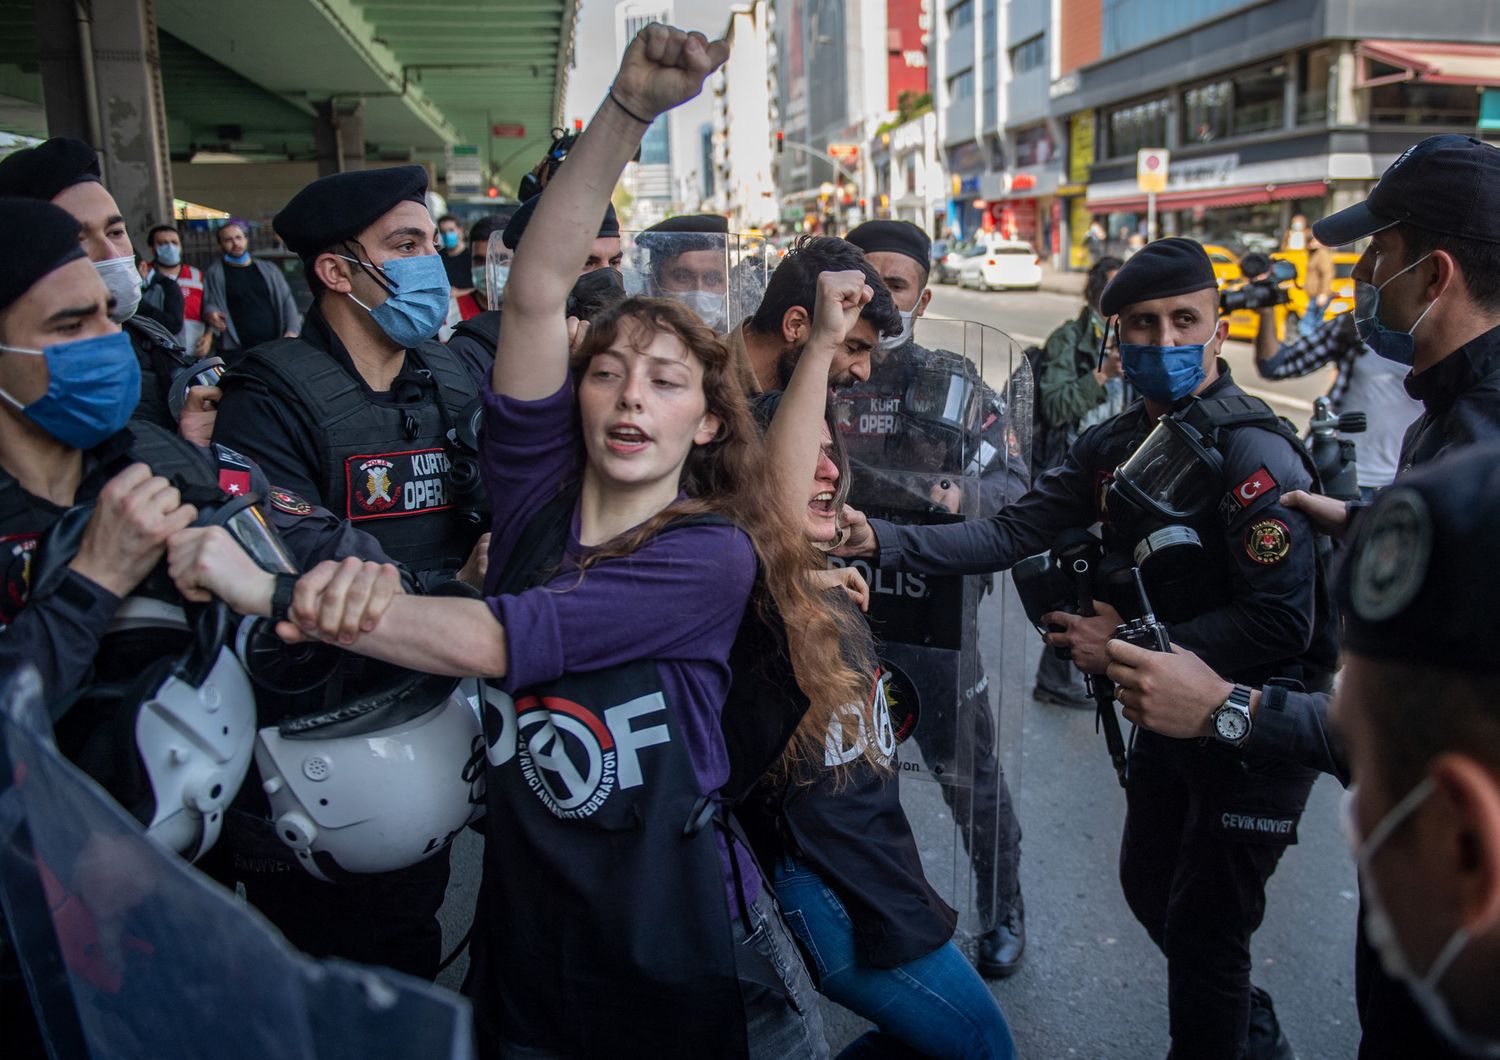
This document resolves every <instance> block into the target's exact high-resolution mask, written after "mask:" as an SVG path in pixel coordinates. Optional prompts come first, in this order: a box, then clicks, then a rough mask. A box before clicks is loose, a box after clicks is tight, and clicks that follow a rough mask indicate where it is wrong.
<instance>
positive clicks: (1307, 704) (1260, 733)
mask: <svg viewBox="0 0 1500 1060" xmlns="http://www.w3.org/2000/svg"><path fill="white" fill-rule="evenodd" d="M1406 390H1407V393H1409V394H1411V396H1412V397H1414V398H1417V399H1418V400H1419V401H1421V402H1422V404H1423V405H1424V406H1425V407H1426V408H1425V411H1424V412H1423V413H1422V415H1421V416H1420V417H1419V418H1418V419H1417V420H1416V422H1415V423H1413V424H1412V425H1411V427H1410V428H1408V430H1407V432H1406V437H1405V439H1404V440H1403V441H1402V443H1401V470H1402V471H1403V472H1404V471H1408V470H1410V469H1411V468H1412V467H1413V466H1415V465H1418V464H1425V463H1427V462H1429V461H1431V460H1435V459H1437V458H1438V457H1439V456H1441V455H1442V454H1443V453H1445V452H1447V451H1448V450H1449V449H1451V448H1455V447H1457V446H1462V445H1471V444H1473V443H1475V442H1485V441H1494V440H1495V439H1497V438H1500V328H1492V329H1490V330H1489V331H1486V332H1485V333H1484V334H1483V335H1480V336H1478V337H1477V338H1475V339H1473V340H1472V341H1470V342H1468V343H1466V344H1465V345H1463V346H1460V347H1459V348H1458V349H1457V350H1455V351H1454V352H1453V353H1452V354H1450V355H1449V356H1447V357H1445V358H1444V359H1443V360H1442V361H1440V362H1438V363H1437V364H1435V365H1433V366H1432V367H1431V368H1429V369H1428V370H1427V371H1425V372H1422V373H1421V374H1419V375H1410V376H1407V379H1406ZM1360 507H1362V506H1360V505H1355V506H1354V511H1357V510H1358V509H1359V508H1360ZM1352 514H1354V513H1353V512H1351V515H1352ZM1328 702H1329V697H1328V696H1326V695H1323V694H1320V693H1298V692H1289V691H1287V690H1286V689H1282V688H1267V689H1265V690H1264V692H1263V693H1262V696H1261V702H1260V708H1259V710H1258V711H1257V712H1256V716H1255V725H1254V726H1253V727H1252V728H1251V730H1250V740H1249V742H1248V743H1247V744H1246V748H1245V749H1246V750H1248V751H1257V752H1260V753H1263V754H1274V755H1279V756H1281V757H1283V758H1289V759H1291V760H1293V761H1295V762H1300V763H1301V764H1303V765H1306V766H1311V767H1312V768H1314V769H1319V770H1322V771H1323V772H1324V773H1331V774H1332V775H1333V776H1335V777H1337V778H1338V779H1339V782H1340V783H1341V784H1345V785H1347V784H1348V783H1349V758H1348V754H1347V752H1346V751H1345V749H1344V746H1343V744H1342V743H1341V742H1340V740H1339V737H1338V734H1337V733H1336V732H1335V731H1334V730H1332V729H1330V728H1329V727H1328Z"/></svg>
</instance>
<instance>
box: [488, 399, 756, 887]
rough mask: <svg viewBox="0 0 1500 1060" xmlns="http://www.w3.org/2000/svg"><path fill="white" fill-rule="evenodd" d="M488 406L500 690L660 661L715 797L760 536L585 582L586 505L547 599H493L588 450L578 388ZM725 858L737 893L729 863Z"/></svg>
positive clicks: (637, 558) (609, 565) (664, 554)
mask: <svg viewBox="0 0 1500 1060" xmlns="http://www.w3.org/2000/svg"><path fill="white" fill-rule="evenodd" d="M484 401H485V418H484V430H483V433H482V435H481V446H480V450H481V451H480V467H481V470H482V472H483V476H484V483H485V487H486V489H487V490H488V491H489V497H490V506H491V509H492V510H493V511H494V513H495V515H494V520H493V522H492V524H491V528H490V529H491V532H492V537H491V539H490V557H489V580H488V585H487V586H486V599H487V602H488V603H489V605H490V608H491V610H493V611H494V613H495V617H496V618H497V619H499V621H500V623H501V624H502V625H503V626H504V627H505V635H506V643H507V650H508V656H509V669H508V672H507V673H506V676H505V679H504V681H503V682H501V687H503V688H504V689H505V690H506V691H507V692H510V693H512V694H514V693H516V692H518V691H519V690H521V689H524V688H529V687H532V686H535V685H537V684H541V683H543V682H546V681H551V680H555V679H556V678H558V677H561V676H562V675H563V674H565V673H577V672H587V671H591V670H602V669H606V668H608V667H611V666H616V665H618V664H621V663H627V662H634V661H636V660H641V659H649V660H652V661H654V662H655V663H656V664H657V669H658V672H659V673H660V674H661V679H662V685H663V691H664V692H665V693H666V696H667V701H668V702H669V703H671V704H673V705H674V707H675V708H676V718H675V720H676V722H677V725H678V728H679V730H680V731H681V732H682V738H683V741H684V743H685V745H686V750H687V754H688V758H689V759H690V760H691V762H692V766H693V772H694V774H695V776H696V777H697V780H698V788H699V791H700V793H701V794H704V795H711V794H714V793H716V792H717V791H718V790H719V789H720V788H721V787H722V786H723V785H724V783H725V781H726V780H728V778H729V755H728V752H727V750H726V748H725V745H724V734H723V730H722V728H721V727H720V712H721V711H722V710H723V706H724V700H725V697H726V696H727V694H728V692H729V683H730V671H729V650H730V647H731V646H732V645H733V643H734V638H735V633H736V631H737V630H738V629H739V624H740V619H741V618H742V617H743V616H744V614H745V607H746V604H747V602H748V601H749V598H750V590H751V587H752V585H753V583H754V581H755V564H756V561H755V552H754V549H753V547H752V546H751V544H750V539H749V538H748V537H747V536H746V535H745V533H744V531H742V530H739V529H737V528H735V527H730V526H693V527H684V528H683V529H680V530H674V531H672V532H671V533H669V534H663V535H661V536H659V537H656V538H654V539H652V540H650V541H648V542H646V544H644V545H643V546H642V547H641V548H639V549H637V550H636V551H635V552H633V553H631V554H630V555H628V556H624V557H620V558H617V559H609V560H604V561H602V562H600V563H598V564H596V565H594V566H592V567H590V568H589V569H588V571H587V572H586V573H585V575H584V577H583V578H582V580H581V581H580V580H579V579H578V576H577V572H576V570H574V571H572V572H571V573H570V567H571V566H572V564H574V563H576V562H577V560H578V559H579V558H580V557H582V556H583V555H584V554H585V553H586V551H587V550H586V549H585V548H584V547H583V546H582V545H581V544H580V543H579V540H578V520H579V514H578V506H577V505H575V506H574V508H573V512H572V516H571V521H570V525H569V530H568V541H567V545H566V551H565V554H564V561H563V567H562V570H561V571H560V572H559V574H558V575H557V576H556V577H555V578H554V579H553V580H552V581H551V582H549V583H548V584H547V585H545V586H542V587H539V588H536V589H529V590H527V591H525V592H522V593H519V594H516V595H492V590H493V588H494V586H495V585H496V583H497V581H498V579H499V577H500V574H501V572H502V571H503V570H504V568H505V564H506V561H507V560H508V559H509V557H510V554H511V552H512V551H513V550H514V548H515V546H516V542H517V540H518V538H519V537H520V534H521V531H522V530H523V529H524V527H525V526H526V523H527V522H528V521H529V520H530V519H531V517H532V516H533V515H535V514H536V512H537V511H538V510H539V509H540V508H542V507H543V506H544V505H545V504H546V503H547V502H548V501H550V500H551V499H552V498H553V497H555V496H556V495H557V491H558V488H559V487H560V486H561V485H562V484H563V483H564V482H565V481H566V480H567V479H568V478H570V477H571V476H573V475H574V474H575V473H576V471H577V469H578V467H579V465H580V460H581V446H582V443H581V441H580V439H579V434H578V424H577V406H576V403H575V402H574V400H573V388H572V384H571V382H568V383H565V384H564V385H563V386H562V387H561V388H560V389H559V390H558V391H557V392H556V393H555V394H553V395H552V396H551V397H547V398H543V399H541V400H540V401H520V400H517V399H514V398H509V397H504V396H499V395H496V394H494V393H493V392H492V391H490V390H489V388H488V387H486V388H485V395H484ZM554 586H556V587H566V588H567V591H566V592H557V591H553V588H552V587H554ZM721 854H723V850H722V845H721ZM722 860H723V861H724V868H725V879H726V886H728V887H731V888H732V886H733V881H732V875H731V873H730V870H729V865H728V861H727V855H725V856H724V857H723V859H722ZM741 874H742V877H743V878H744V879H745V883H746V895H745V897H746V899H747V900H748V899H751V898H753V897H754V896H755V894H757V893H758V890H759V884H758V879H757V873H756V872H755V870H754V869H753V867H751V863H750V862H748V861H745V862H743V863H742V866H741ZM731 893H732V892H731Z"/></svg>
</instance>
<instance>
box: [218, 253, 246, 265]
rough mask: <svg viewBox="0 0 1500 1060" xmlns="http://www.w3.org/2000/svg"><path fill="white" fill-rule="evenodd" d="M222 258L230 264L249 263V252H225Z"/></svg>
mask: <svg viewBox="0 0 1500 1060" xmlns="http://www.w3.org/2000/svg"><path fill="white" fill-rule="evenodd" d="M224 260H225V261H227V262H229V264H231V265H249V264H250V252H249V251H248V250H247V251H245V252H244V253H243V254H225V255H224Z"/></svg>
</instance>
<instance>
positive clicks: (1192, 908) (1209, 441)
mask: <svg viewBox="0 0 1500 1060" xmlns="http://www.w3.org/2000/svg"><path fill="white" fill-rule="evenodd" d="M1101 302H1102V304H1101V309H1102V310H1103V312H1104V315H1105V316H1106V317H1108V318H1112V319H1113V320H1114V322H1115V326H1116V327H1118V329H1119V334H1120V340H1121V346H1120V352H1121V358H1122V364H1123V367H1124V369H1125V373H1126V376H1127V378H1129V379H1130V382H1131V384H1132V385H1133V386H1134V388H1135V389H1136V391H1137V392H1138V393H1139V394H1141V395H1142V397H1141V399H1140V400H1138V401H1136V402H1135V403H1133V404H1132V405H1130V406H1129V407H1127V408H1126V409H1125V411H1124V412H1122V413H1121V414H1120V415H1119V416H1116V417H1115V418H1113V419H1111V420H1107V421H1105V422H1104V423H1101V424H1099V425H1097V426H1095V427H1093V428H1090V429H1089V430H1088V431H1086V432H1085V433H1084V434H1083V435H1081V436H1080V437H1079V439H1078V440H1077V442H1075V443H1074V445H1073V446H1072V447H1071V449H1070V450H1069V452H1068V457H1067V460H1066V461H1065V462H1064V463H1063V464H1062V465H1061V466H1060V467H1057V468H1054V469H1052V470H1050V471H1048V472H1046V473H1044V474H1043V475H1041V476H1040V477H1039V478H1038V479H1037V481H1036V483H1035V484H1034V486H1033V488H1032V490H1031V492H1029V493H1028V494H1027V495H1026V496H1025V497H1023V498H1021V499H1020V500H1019V501H1017V502H1015V503H1014V504H1010V505H1007V506H1006V507H1004V508H1002V509H1001V510H1000V511H999V512H998V513H997V514H996V515H994V516H992V517H991V518H989V519H986V520H983V521H980V522H977V523H959V524H953V525H948V526H930V527H899V526H894V525H891V524H889V523H885V522H882V521H879V520H871V521H869V522H868V523H864V524H862V523H861V522H860V521H859V520H856V522H855V525H854V526H853V527H852V528H851V529H852V530H853V536H852V539H851V541H850V543H849V545H848V546H846V550H852V551H857V552H859V553H862V554H864V555H870V556H876V555H878V556H879V558H880V562H881V565H882V566H891V567H903V568H905V569H911V570H917V571H923V572H929V573H934V574H936V573H978V572H982V571H993V570H1002V569H1005V568H1007V567H1009V566H1011V565H1012V564H1014V563H1016V562H1017V561H1019V560H1021V559H1022V558H1024V557H1026V556H1028V555H1032V554H1035V553H1038V552H1041V551H1043V550H1046V549H1048V548H1050V547H1051V546H1052V545H1053V544H1054V543H1055V541H1056V539H1057V538H1058V536H1059V535H1060V534H1061V533H1062V532H1063V531H1065V530H1068V529H1071V528H1086V527H1088V526H1090V525H1092V524H1094V523H1095V522H1101V523H1102V525H1103V529H1104V545H1105V548H1106V550H1107V552H1108V553H1109V554H1110V556H1111V557H1115V558H1117V559H1118V560H1120V561H1122V562H1123V563H1124V564H1126V565H1130V564H1139V565H1140V566H1141V567H1142V569H1143V575H1144V580H1145V585H1146V589H1147V591H1148V593H1149V594H1150V596H1151V600H1152V603H1153V604H1154V606H1155V610H1156V613H1157V615H1158V617H1159V618H1161V619H1162V620H1164V621H1165V622H1166V623H1167V625H1168V627H1169V629H1170V632H1171V636H1172V639H1173V640H1174V641H1177V642H1179V643H1182V644H1184V645H1187V646H1189V647H1191V648H1192V649H1193V650H1194V651H1196V652H1198V653H1200V654H1201V655H1203V656H1204V657H1205V658H1206V659H1209V660H1211V661H1212V662H1213V663H1214V665H1215V666H1216V667H1217V668H1219V669H1220V671H1221V672H1223V673H1225V674H1228V675H1231V676H1234V677H1235V678H1236V680H1238V681H1240V682H1242V683H1253V684H1256V685H1260V684H1265V683H1267V682H1268V681H1270V680H1272V679H1280V680H1288V681H1293V682H1298V683H1300V684H1301V685H1303V686H1306V687H1312V688H1320V689H1322V688H1326V687H1327V686H1328V682H1329V680H1330V675H1331V670H1332V667H1333V665H1334V661H1335V659H1334V645H1333V636H1332V630H1331V628H1330V623H1329V619H1328V615H1329V605H1328V599H1327V596H1328V594H1327V587H1326V585H1325V584H1324V578H1323V575H1322V573H1321V569H1320V565H1319V560H1318V550H1317V542H1316V536H1315V534H1314V532H1313V530H1312V527H1311V526H1310V525H1309V523H1308V521H1307V519H1306V517H1305V516H1304V515H1303V514H1301V513H1300V512H1297V511H1294V510H1292V509H1289V508H1287V507H1285V506H1284V505H1282V504H1281V501H1280V497H1281V494H1282V493H1283V492H1286V491H1288V490H1293V489H1305V488H1308V487H1311V486H1312V484H1313V482H1314V477H1313V475H1314V472H1313V469H1312V468H1311V466H1310V462H1309V461H1307V460H1306V459H1305V453H1304V452H1303V451H1302V450H1301V449H1300V447H1299V445H1298V443H1297V441H1296V437H1295V435H1294V434H1292V433H1291V431H1290V430H1289V429H1288V428H1286V427H1285V426H1284V425H1282V424H1281V423H1280V421H1279V420H1278V419H1277V418H1276V417H1275V416H1274V415H1273V414H1271V412H1270V410H1269V409H1268V408H1266V407H1265V406H1264V403H1262V402H1259V401H1257V400H1256V399H1253V398H1250V397H1249V396H1248V395H1246V394H1245V393H1244V392H1243V391H1242V390H1240V388H1239V387H1238V386H1236V385H1235V383H1234V381H1233V380H1232V379H1231V378H1230V375H1229V368H1228V366H1227V365H1226V364H1225V363H1224V362H1223V361H1222V360H1220V359H1219V358H1218V356H1217V354H1218V351H1219V348H1220V347H1221V346H1222V344H1223V342H1224V341H1225V337H1226V334H1227V328H1226V325H1225V324H1224V323H1223V322H1222V321H1219V320H1218V295H1217V289H1216V284H1215V281H1214V276H1213V269H1212V267H1211V266H1210V264H1209V261H1208V256H1207V255H1206V254H1205V253H1204V251H1203V248H1202V247H1201V246H1199V245H1198V244H1197V243H1194V242H1192V241H1191V240H1184V239H1164V240H1161V241H1159V242H1157V243H1153V244H1150V245H1149V246H1147V247H1146V248H1144V249H1143V250H1141V251H1140V252H1139V253H1137V254H1136V255H1135V256H1134V257H1132V258H1131V260H1130V261H1128V262H1127V263H1126V264H1125V266H1124V267H1123V268H1121V270H1120V271H1119V272H1118V273H1117V274H1116V276H1115V278H1114V279H1113V280H1112V281H1111V283H1110V284H1109V286H1108V287H1107V288H1106V289H1105V292H1104V295H1103V298H1102V299H1101ZM1163 417H1165V420H1164V421H1163V422H1162V423H1160V424H1158V422H1157V421H1158V420H1159V419H1162V418H1163ZM1153 432H1154V433H1153ZM1148 435H1150V436H1151V445H1150V446H1149V447H1146V446H1143V443H1145V442H1146V441H1147V437H1148ZM1141 449H1146V452H1144V453H1143V454H1142V455H1143V457H1144V458H1147V463H1152V461H1151V460H1150V459H1149V458H1152V457H1156V456H1160V457H1162V458H1163V460H1162V462H1161V464H1153V466H1161V465H1162V464H1164V465H1166V466H1170V467H1171V468H1173V469H1174V470H1176V471H1178V472H1180V473H1181V474H1179V475H1172V476H1167V477H1166V478H1164V479H1157V478H1155V477H1154V474H1153V472H1152V470H1151V467H1146V468H1143V467H1141V466H1140V464H1139V463H1138V462H1134V461H1132V459H1131V458H1132V457H1133V456H1135V455H1136V453H1137V450H1141ZM1184 482H1194V483H1196V485H1195V486H1193V488H1191V489H1189V490H1186V491H1183V490H1178V489H1174V487H1179V486H1181V485H1182V484H1183V483H1184ZM1124 602H1125V601H1124V600H1123V599H1122V600H1121V601H1120V603H1121V604H1122V605H1123V604H1124ZM1096 610H1097V612H1098V615H1097V617H1089V618H1084V617H1081V616H1078V615H1071V614H1062V613H1055V614H1051V615H1048V616H1046V621H1048V622H1052V623H1055V624H1057V625H1060V626H1062V627H1064V632H1061V633H1055V634H1051V635H1049V637H1048V640H1049V641H1050V642H1051V643H1052V644H1054V645H1056V646H1066V647H1069V648H1070V649H1071V650H1072V653H1073V658H1074V660H1075V661H1076V662H1077V663H1078V665H1079V667H1080V668H1081V669H1084V670H1085V671H1087V672H1092V673H1102V672H1103V671H1104V669H1105V667H1106V665H1107V663H1108V657H1107V655H1106V653H1105V645H1106V643H1107V642H1108V640H1109V638H1110V637H1111V635H1112V634H1113V633H1114V631H1115V628H1116V626H1117V624H1118V623H1119V622H1120V621H1121V619H1120V615H1119V612H1118V611H1117V609H1116V607H1114V606H1111V604H1110V602H1108V601H1100V602H1099V603H1098V604H1097V605H1096ZM1232 706H1233V708H1234V711H1233V712H1234V713H1235V715H1236V717H1237V718H1239V719H1241V720H1243V719H1244V718H1245V716H1246V712H1245V710H1244V705H1243V704H1242V703H1238V702H1236V703H1234V704H1232ZM1247 728H1248V726H1245V725H1240V726H1226V727H1225V728H1224V729H1223V730H1222V731H1221V732H1220V734H1219V739H1216V740H1213V741H1209V742H1203V741H1198V742H1190V743H1188V742H1181V741H1174V740H1168V739H1165V738H1162V737H1160V736H1157V735H1155V734H1153V733H1150V732H1140V733H1138V735H1137V737H1136V740H1135V743H1134V746H1133V748H1132V751H1131V756H1130V761H1129V773H1128V784H1127V789H1126V798H1127V805H1128V811H1127V816H1126V823H1125V832H1124V836H1123V838H1122V841H1121V853H1120V876H1121V883H1122V885H1123V888H1124V891H1125V895H1126V899H1127V901H1128V902H1129V903H1130V906H1131V909H1132V911H1133V912H1134V913H1135V915H1136V917H1137V919H1138V920H1140V921H1141V923H1142V924H1143V925H1144V926H1145V927H1146V929H1147V931H1148V933H1149V934H1150V935H1151V937H1152V939H1153V940H1154V941H1155V942H1156V943H1157V945H1158V946H1159V947H1161V949H1162V950H1163V952H1164V954H1165V955H1166V957H1167V968H1168V982H1169V1013H1170V1022H1171V1036H1172V1055H1173V1056H1174V1057H1175V1058H1177V1060H1187V1058H1196V1057H1205V1058H1214V1060H1221V1058H1224V1057H1237V1056H1240V1055H1241V1054H1242V1053H1243V1052H1244V1051H1245V1050H1246V1047H1247V1041H1249V1042H1250V1047H1251V1050H1252V1051H1251V1055H1255V1056H1259V1055H1286V1052H1285V1050H1287V1049H1288V1047H1287V1046H1286V1045H1285V1040H1284V1038H1283V1037H1282V1036H1281V1035H1280V1032H1279V1028H1277V1027H1276V1025H1275V1017H1274V1013H1273V1012H1272V1010H1271V1009H1270V1007H1269V999H1268V998H1266V996H1265V994H1264V992H1263V991H1259V990H1255V991H1254V992H1253V998H1254V1001H1253V1003H1252V988H1251V985H1250V936H1251V935H1252V934H1253V933H1254V931H1255V929H1256V928H1257V927H1258V926H1259V924H1260V920H1261V917H1262V915H1263V913H1264V910H1265V883H1266V881H1267V880H1268V879H1269V878H1270V875H1271V873H1272V872H1273V871H1274V870H1275V868H1276V864H1277V862H1278V861H1279V860H1280V857H1281V854H1282V852H1283V851H1284V849H1285V847H1286V845H1287V844H1289V843H1291V842H1295V839H1296V827H1297V821H1298V819H1299V817H1300V815H1301V812H1302V808H1303V805H1304V804H1305V802H1306V799H1307V794H1308V791H1309V790H1310V789H1311V787H1312V782H1313V780H1314V778H1315V776H1316V774H1315V773H1314V772H1313V771H1312V770H1310V769H1307V768H1305V767H1303V766H1300V765H1297V764H1295V763H1291V762H1287V761H1284V760H1281V759H1277V758H1272V757H1269V756H1264V755H1257V754H1247V753H1245V752H1244V751H1243V749H1242V747H1241V746H1240V745H1241V744H1242V743H1243V741H1244V738H1245V735H1246V729H1247ZM1252 1007H1253V1008H1254V1009H1256V1012H1255V1014H1254V1017H1253V1018H1252ZM1252 1025H1253V1026H1254V1028H1255V1031H1254V1034H1253V1035H1251V1033H1250V1031H1251V1027H1252Z"/></svg>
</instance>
